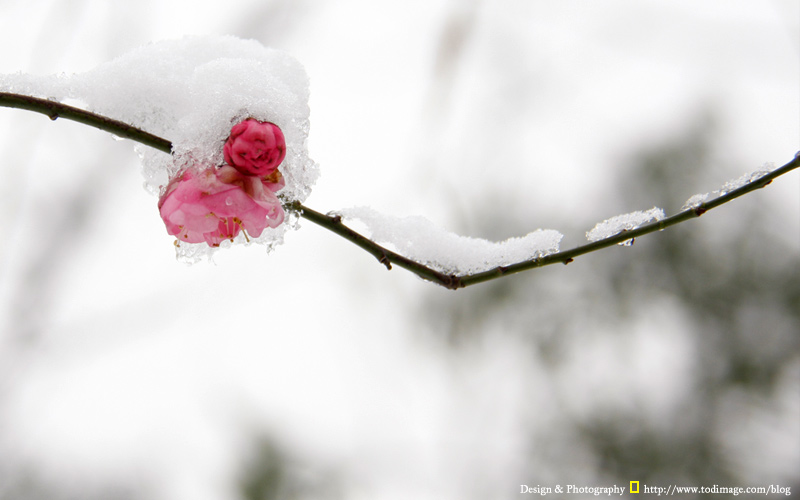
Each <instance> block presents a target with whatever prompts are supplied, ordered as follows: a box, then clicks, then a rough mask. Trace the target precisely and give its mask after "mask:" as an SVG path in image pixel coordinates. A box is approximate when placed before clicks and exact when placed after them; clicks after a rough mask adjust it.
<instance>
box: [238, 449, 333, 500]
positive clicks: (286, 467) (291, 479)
mask: <svg viewBox="0 0 800 500" xmlns="http://www.w3.org/2000/svg"><path fill="white" fill-rule="evenodd" d="M253 442H254V444H253V446H252V447H251V450H250V452H249V455H248V456H247V457H245V464H244V466H243V467H242V472H241V477H240V481H239V485H240V490H241V498H242V499H243V500H300V499H315V500H316V499H331V500H334V499H339V498H343V494H342V492H341V490H342V488H341V485H340V484H339V483H338V476H337V475H336V474H334V473H333V472H332V471H322V470H319V466H318V465H316V464H315V465H310V464H306V465H303V464H302V463H300V462H299V461H297V460H293V459H292V458H291V456H290V455H289V454H287V453H286V452H285V451H283V450H282V449H281V448H280V447H279V446H278V445H276V444H275V443H274V442H273V441H271V440H270V439H267V438H260V439H254V441H253Z"/></svg>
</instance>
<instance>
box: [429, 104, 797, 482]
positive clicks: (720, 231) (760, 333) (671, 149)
mask: <svg viewBox="0 0 800 500" xmlns="http://www.w3.org/2000/svg"><path fill="white" fill-rule="evenodd" d="M710 116H711V115H710V114H706V115H703V116H701V117H700V118H699V119H698V120H696V123H695V124H694V125H692V124H689V126H687V127H686V129H685V132H684V135H682V136H679V137H672V138H664V142H663V143H662V144H656V145H652V146H647V147H644V148H642V149H641V150H640V151H638V152H636V153H634V154H632V155H630V157H629V161H628V162H627V165H626V166H625V167H624V168H622V169H620V171H618V172H617V173H616V174H615V175H616V176H617V179H616V180H614V181H612V184H613V185H614V186H617V189H618V192H617V194H616V200H617V203H618V205H619V206H618V207H616V208H618V209H619V210H620V213H622V212H629V211H632V210H638V209H648V208H650V207H652V206H654V205H655V206H659V207H662V208H664V209H665V210H666V212H667V214H668V215H669V214H673V213H676V212H677V211H679V210H680V208H681V206H682V205H683V202H684V201H685V200H686V199H688V198H689V196H691V195H692V194H693V193H695V192H704V191H712V190H714V189H715V188H716V187H718V186H720V185H721V184H722V183H723V182H724V181H725V180H727V178H728V177H725V178H720V179H717V180H716V181H709V178H710V177H712V176H711V175H709V172H708V171H707V166H708V165H711V164H713V162H714V158H713V156H712V153H711V151H712V149H713V147H712V144H713V141H714V134H715V126H714V120H713V118H709V117H710ZM728 167H729V168H731V170H730V171H733V172H736V171H740V172H745V171H746V170H748V168H747V166H742V165H734V166H728ZM752 167H753V166H750V169H752ZM730 171H729V172H730ZM725 175H728V176H729V177H730V174H725ZM734 175H735V174H734ZM709 182H710V183H709ZM768 191H769V187H767V188H766V190H765V191H762V192H757V193H753V194H751V195H749V197H747V198H746V199H742V200H737V201H734V202H732V203H731V204H729V205H725V206H723V207H720V208H718V209H716V210H714V211H712V212H709V213H708V214H706V215H704V216H703V217H701V218H700V219H698V220H694V221H689V222H687V223H684V224H681V225H679V226H676V227H673V228H670V229H668V230H666V231H663V232H660V233H654V234H651V235H648V236H646V237H644V238H640V239H638V240H636V242H635V244H634V245H633V246H632V247H619V248H610V249H606V250H603V251H600V252H597V253H593V254H589V255H586V256H583V257H580V258H579V259H576V261H575V262H574V263H572V264H570V265H568V266H566V267H564V266H551V267H547V268H542V269H539V270H534V271H529V272H526V273H522V274H520V275H516V276H513V277H509V278H505V279H502V280H498V281H496V282H489V283H486V284H482V285H479V286H476V287H474V288H468V289H465V290H463V291H458V292H456V293H452V292H450V293H447V292H440V291H438V290H433V291H429V293H428V294H426V295H425V297H424V299H423V300H422V301H421V307H422V309H423V311H424V316H425V318H426V322H427V324H428V325H429V328H428V329H426V335H429V334H431V333H433V334H435V335H438V338H439V339H440V341H442V342H444V343H445V344H447V345H449V346H450V347H451V348H452V349H454V350H455V351H456V352H458V351H459V350H461V349H469V348H475V346H480V345H485V342H487V336H489V337H491V336H504V337H508V336H513V337H517V338H519V339H521V340H522V344H523V345H528V346H530V359H531V363H533V364H538V365H543V366H546V367H549V368H548V370H549V371H547V373H548V376H549V377H551V378H552V379H551V380H550V383H551V384H552V385H553V386H554V387H558V388H560V392H559V394H558V395H557V396H556V400H560V401H565V400H567V399H568V398H569V397H570V395H569V394H568V392H569V387H566V391H564V386H563V385H559V384H563V383H564V381H563V380H561V381H559V380H558V378H559V376H560V375H559V370H558V368H559V367H561V366H562V364H563V363H564V362H565V361H564V360H565V359H566V358H568V354H569V350H570V349H573V348H574V346H575V345H576V344H575V341H576V340H577V341H578V343H580V341H581V338H582V337H585V338H586V339H587V340H588V339H590V338H592V339H596V338H597V337H598V336H600V337H602V336H606V337H607V338H608V340H609V341H610V340H612V337H614V336H620V335H627V333H626V332H629V331H630V330H631V329H635V328H643V327H642V326H641V324H640V323H637V324H636V325H633V321H635V318H639V319H641V317H642V314H644V315H645V317H647V316H648V313H647V311H655V310H658V309H659V308H660V307H661V305H662V304H665V303H669V304H672V305H674V304H677V305H678V306H679V310H680V313H681V316H682V317H684V320H685V319H688V324H686V325H685V326H684V328H686V329H687V330H688V331H689V333H690V335H691V336H690V338H691V339H692V341H691V342H692V343H691V351H692V352H691V353H690V354H691V357H692V358H693V359H696V360H698V362H697V366H696V368H695V369H694V371H693V373H692V374H691V377H692V380H691V387H692V389H691V394H690V395H689V397H688V398H684V400H683V401H682V402H681V403H679V404H680V406H681V407H679V408H672V409H671V411H670V412H669V413H670V414H671V415H675V416H677V418H674V419H673V420H672V421H670V422H669V423H668V425H667V426H666V427H664V425H662V424H658V423H655V422H653V421H651V417H649V416H648V415H647V413H646V412H644V411H642V412H637V411H635V410H631V409H630V408H627V409H619V410H618V411H614V410H610V411H609V410H605V411H598V412H594V413H591V414H590V415H589V416H588V417H587V416H586V415H585V414H584V415H580V416H579V415H576V414H574V413H573V411H572V410H570V409H569V405H566V404H565V405H563V407H560V408H557V409H555V410H554V411H555V412H556V413H558V414H560V415H561V417H562V418H560V419H559V422H560V423H559V427H558V428H554V429H552V430H551V431H546V432H542V429H540V428H536V426H535V425H534V426H533V427H532V428H531V436H530V437H529V438H528V439H530V441H531V456H532V458H531V466H530V467H529V469H530V470H531V471H536V470H540V468H541V467H540V465H541V464H542V463H546V464H548V467H547V470H549V474H550V476H549V477H543V478H541V480H542V484H547V480H553V481H556V480H560V481H567V482H571V483H575V482H579V481H580V480H586V481H596V482H595V483H594V484H600V483H607V484H624V485H627V484H628V481H630V480H633V479H637V480H640V481H641V482H642V484H646V483H650V484H668V483H672V484H685V485H714V484H718V485H728V486H730V485H752V483H751V482H750V483H748V482H747V481H748V480H751V481H752V479H753V478H752V477H748V478H742V477H740V475H739V473H738V472H737V471H740V470H741V464H742V463H745V464H746V463H749V461H752V457H751V458H748V457H744V456H741V455H737V453H746V452H744V451H741V450H738V451H736V452H732V451H731V449H732V448H731V446H730V445H729V443H728V442H727V438H728V437H730V435H731V433H732V432H734V431H733V430H732V428H728V426H729V425H730V422H731V420H736V419H741V420H740V423H742V422H743V423H744V425H745V426H746V425H747V423H748V419H749V418H750V417H749V415H750V414H752V413H754V412H767V413H768V412H769V411H770V409H771V408H773V407H774V406H775V405H777V404H779V403H777V402H776V398H785V397H786V395H785V394H783V395H781V394H780V393H779V392H778V387H777V386H778V383H779V377H780V376H781V375H785V374H786V373H787V372H788V371H789V369H790V367H791V366H792V365H796V363H797V360H798V354H799V353H800V349H798V348H799V347H800V256H798V253H797V249H796V248H791V247H790V246H788V244H787V243H786V239H784V238H780V237H778V235H779V234H780V232H781V230H782V218H781V216H778V215H776V214H773V213H771V210H772V209H771V208H770V207H771V206H772V205H771V204H770V202H771V200H770V199H769V192H768ZM492 203H493V205H495V206H497V205H498V201H497V200H494V201H493V202H492ZM502 203H504V204H505V206H512V207H513V206H515V204H516V205H517V206H519V205H520V204H519V203H517V201H515V200H513V199H509V200H504V201H503V202H502ZM475 213H476V214H482V213H489V214H491V213H495V212H492V211H491V210H480V209H476V212H475ZM511 213H513V211H512V212H511ZM467 215H469V214H467ZM476 217H479V216H478V215H476ZM599 219H602V217H600V218H599ZM506 223H507V224H508V225H509V226H510V227H503V228H501V229H499V230H498V228H497V221H496V220H494V221H485V222H484V223H483V224H484V225H485V226H486V227H489V226H490V225H494V232H498V231H499V232H503V231H505V232H512V234H513V231H515V230H516V231H517V233H518V234H523V233H524V232H527V231H529V230H530V229H531V228H530V227H527V228H526V227H524V222H523V221H520V220H517V219H515V218H514V216H510V217H509V218H508V220H507V221H506ZM474 224H475V223H474V222H473V227H474ZM477 225H478V226H481V223H480V222H478V223H477ZM556 227H557V226H556ZM590 227H591V224H590V225H589V227H588V228H590ZM588 228H587V229H588ZM571 236H574V235H571V234H568V235H567V238H565V240H567V245H566V246H574V245H576V244H579V243H574V242H575V241H576V238H574V237H571ZM570 242H572V244H571V245H570V244H569V243H570ZM643 311H644V313H643ZM652 317H653V318H654V319H653V321H657V319H656V318H657V315H654V316H652ZM684 322H685V321H684ZM681 324H683V323H681ZM632 325H633V326H632ZM492 326H493V328H492ZM653 327H654V328H658V327H659V325H655V324H654V325H653ZM645 328H646V327H645ZM489 340H491V339H489ZM478 348H479V347H478ZM608 362H609V363H613V362H614V361H613V360H608ZM618 369H619V368H618ZM682 375H685V374H682ZM537 396H538V395H537V394H531V398H532V399H536V398H537ZM732 396H735V397H732ZM795 396H800V395H795ZM731 400H735V401H739V402H740V403H739V404H738V405H737V404H734V405H733V407H732V406H731V404H730V401H731ZM784 403H785V401H784ZM730 412H733V417H729V416H726V415H728V414H729V413H730ZM520 439H525V438H524V437H522V436H521V437H520ZM570 443H573V445H574V449H575V451H573V452H569V451H567V452H565V451H564V448H565V447H566V448H569V447H570V446H573V445H570ZM797 445H800V443H797ZM789 446H791V444H789ZM577 450H581V452H578V451H577ZM770 451H771V450H769V449H767V450H761V451H760V452H756V451H755V450H754V451H753V453H760V455H759V456H761V457H762V458H763V460H764V461H766V463H770V462H769V461H770V460H772V461H776V460H780V454H775V455H772V454H770ZM581 453H582V455H581ZM579 455H580V456H584V457H585V456H586V455H588V457H589V463H591V464H592V465H591V466H590V467H589V469H590V471H589V472H588V473H587V472H586V469H584V474H585V475H587V476H586V477H583V478H581V477H579V474H580V473H579V471H578V467H577V466H576V465H575V464H574V462H575V461H576V459H577V457H578V456H579ZM537 464H539V465H538V466H537ZM737 464H738V467H739V468H737ZM537 467H539V468H537ZM591 469H594V470H591ZM535 477H538V476H535ZM763 480H764V481H771V480H773V481H774V480H775V478H774V477H771V478H768V477H764V478H763ZM790 480H791V481H792V483H793V484H784V485H785V486H792V487H793V490H794V491H797V490H798V489H800V473H799V474H796V475H795V476H794V477H793V478H791V479H790ZM588 484H592V483H588ZM765 484H770V483H768V482H767V483H765ZM759 485H760V484H759Z"/></svg>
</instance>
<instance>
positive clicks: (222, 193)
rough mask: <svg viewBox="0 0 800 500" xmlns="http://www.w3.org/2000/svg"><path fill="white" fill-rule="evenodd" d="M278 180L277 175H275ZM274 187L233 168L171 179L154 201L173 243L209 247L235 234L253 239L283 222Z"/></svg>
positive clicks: (189, 172)
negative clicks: (157, 199)
mask: <svg viewBox="0 0 800 500" xmlns="http://www.w3.org/2000/svg"><path fill="white" fill-rule="evenodd" d="M278 175H280V174H278ZM281 181H282V178H277V179H276V181H275V182H266V181H262V180H261V179H260V178H258V177H253V176H245V175H242V174H240V173H239V172H237V171H236V170H235V169H234V168H233V167H229V166H223V167H221V168H213V167H212V168H207V169H204V170H199V169H188V170H186V171H184V172H183V173H182V174H181V175H179V176H177V177H175V178H173V179H172V180H171V181H170V182H169V184H168V185H167V189H166V190H165V191H164V194H163V195H162V196H161V198H160V199H159V201H158V208H159V211H160V213H161V218H162V219H163V220H164V224H166V226H167V232H168V233H169V234H172V235H175V236H176V237H177V238H178V241H185V242H187V243H202V242H206V243H207V244H208V245H210V246H212V247H216V246H219V244H220V243H221V242H222V241H224V240H233V238H235V237H236V235H237V234H239V231H245V235H247V234H249V235H250V236H252V237H254V238H257V237H258V236H260V235H261V233H262V231H264V229H265V228H266V227H277V226H278V225H280V224H281V223H282V222H283V218H284V212H283V207H282V206H281V203H280V200H278V197H277V196H275V192H274V191H277V189H280V187H278V188H277V189H275V188H274V186H273V184H279V183H280V182H281Z"/></svg>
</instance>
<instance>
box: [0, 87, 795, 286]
mask: <svg viewBox="0 0 800 500" xmlns="http://www.w3.org/2000/svg"><path fill="white" fill-rule="evenodd" d="M0 106H4V107H11V108H20V109H26V110H30V111H36V112H39V113H43V114H45V115H47V116H48V117H50V118H51V119H53V120H55V119H56V118H59V117H61V118H66V119H70V120H74V121H78V122H80V123H83V124H86V125H90V126H93V127H96V128H99V129H101V130H104V131H107V132H110V133H112V134H114V135H117V136H120V137H125V138H129V139H131V140H134V141H137V142H139V143H141V144H144V145H146V146H149V147H152V148H154V149H157V150H159V151H163V152H166V153H171V152H172V150H173V147H172V143H171V142H170V141H169V140H167V139H164V138H161V137H158V136H156V135H153V134H151V133H148V132H146V131H144V130H141V129H138V128H136V127H133V126H131V125H129V124H126V123H123V122H121V121H118V120H114V119H111V118H108V117H105V116H102V115H99V114H96V113H91V112H88V111H85V110H82V109H79V108H76V107H73V106H69V105H66V104H63V103H60V102H57V101H52V100H47V99H41V98H37V97H32V96H26V95H19V94H13V93H2V92H0ZM798 167H800V153H798V154H796V155H795V157H794V158H793V159H792V160H791V161H789V162H788V163H786V164H785V165H783V166H782V167H780V168H777V169H772V170H767V169H761V170H757V171H755V172H753V173H751V174H746V175H744V176H742V177H740V178H739V179H736V180H734V181H729V182H727V183H725V185H724V186H723V187H722V188H721V189H720V190H717V191H714V192H713V193H710V194H711V195H714V196H715V197H713V198H712V199H710V200H709V199H708V198H709V193H706V194H702V195H694V196H692V197H691V198H690V199H689V200H688V201H687V203H686V205H685V206H684V209H683V210H682V211H681V212H679V213H677V214H675V215H672V216H670V217H665V216H664V214H663V211H661V210H660V209H655V208H654V209H651V210H648V211H646V212H634V213H632V214H625V215H622V216H617V217H614V218H612V219H609V220H606V221H604V222H602V223H599V224H598V225H597V226H596V227H595V228H594V229H593V230H592V231H590V232H589V233H587V237H588V238H589V239H590V243H588V244H586V245H581V246H577V247H574V248H571V249H569V250H562V251H558V242H559V240H560V234H558V233H557V232H555V231H552V232H548V231H542V230H538V231H536V232H534V233H531V234H530V235H528V236H527V237H524V238H517V239H514V241H513V242H511V243H509V244H506V243H508V242H503V244H497V243H491V242H486V241H485V240H476V239H473V238H464V237H459V236H456V235H452V234H450V233H443V234H444V236H443V238H438V237H437V238H436V239H437V240H439V239H441V240H442V241H445V247H447V245H448V244H449V245H450V247H449V248H444V249H438V250H434V251H433V253H431V251H430V250H429V251H428V253H427V254H426V253H424V252H423V253H418V254H415V252H414V251H411V250H409V249H413V248H416V247H420V246H422V243H423V242H421V241H416V242H414V241H408V240H409V238H410V237H411V238H413V231H412V236H409V235H408V234H407V233H408V231H405V233H406V234H404V235H403V236H402V237H401V238H400V239H399V240H395V241H392V238H391V237H390V236H384V237H380V236H379V237H377V238H376V237H375V236H377V235H376V234H375V233H376V232H375V230H374V228H373V229H372V230H371V231H370V232H371V233H373V234H372V236H373V238H368V237H367V236H364V235H363V234H361V233H359V232H357V231H356V230H354V229H353V228H351V227H350V226H348V225H346V224H345V223H344V222H343V219H344V220H348V218H353V219H355V220H358V219H362V220H363V219H365V218H369V217H365V216H364V214H363V211H362V212H361V213H360V215H359V212H353V211H343V212H342V213H336V212H331V213H329V214H323V213H320V212H317V211H315V210H312V209H310V208H308V207H306V206H304V205H303V204H302V203H300V202H299V201H292V202H289V203H288V204H287V206H286V208H287V209H288V210H291V211H293V212H295V213H297V214H298V215H299V216H300V217H303V218H305V219H307V220H309V221H311V222H313V223H315V224H317V225H320V226H322V227H324V228H325V229H328V230H329V231H332V232H334V233H336V234H337V235H339V236H341V237H343V238H345V239H347V240H349V241H351V242H352V243H354V244H355V245H357V246H359V247H360V248H362V249H364V250H365V251H367V252H368V253H370V254H371V255H373V256H374V257H375V258H376V259H377V260H378V261H379V262H380V263H381V264H383V265H385V266H386V268H387V269H391V268H392V265H396V266H398V267H402V268H404V269H406V270H408V271H411V272H413V273H414V274H416V275H418V276H419V277H421V278H422V279H424V280H427V281H431V282H433V283H436V284H438V285H441V286H443V287H445V288H448V289H453V290H455V289H458V288H463V287H466V286H469V285H474V284H477V283H483V282H485V281H490V280H493V279H496V278H501V277H503V276H507V275H510V274H515V273H518V272H522V271H526V270H529V269H534V268H537V267H542V266H546V265H550V264H555V263H562V264H569V263H570V262H572V261H573V260H574V259H575V258H577V257H579V256H582V255H585V254H587V253H591V252H594V251H597V250H600V249H603V248H607V247H610V246H614V245H619V244H623V245H624V244H626V243H628V242H632V241H633V240H634V238H638V237H640V236H644V235H646V234H648V233H652V232H655V231H661V230H663V229H666V228H668V227H670V226H674V225H676V224H679V223H681V222H685V221H687V220H689V219H693V218H696V217H699V216H701V215H703V214H704V213H706V212H708V211H709V210H711V209H714V208H716V207H718V206H720V205H723V204H725V203H727V202H729V201H732V200H734V199H736V198H739V197H740V196H744V195H745V194H748V193H750V192H752V191H755V190H757V189H760V188H763V187H764V186H766V185H768V184H770V183H771V182H772V181H773V180H774V179H776V178H777V177H779V176H781V175H784V174H786V173H788V172H790V171H792V170H795V169H797V168H798ZM348 216H350V217H348ZM651 220H652V222H650V221H651ZM405 222H406V223H407V222H408V221H405ZM418 222H420V224H423V225H424V224H425V223H427V221H425V220H424V219H420V221H418ZM367 225H368V226H369V224H367ZM406 225H407V224H406ZM390 232H391V231H390ZM418 234H421V235H423V236H424V232H423V233H418ZM433 234H435V232H434V233H433ZM598 235H599V236H598ZM375 240H387V242H388V243H391V244H392V245H393V246H395V247H403V248H405V249H406V253H407V254H409V255H406V256H404V255H401V253H398V252H395V251H393V250H390V249H389V248H386V246H383V245H381V244H379V242H378V241H375ZM509 241H511V240H509ZM398 242H399V243H398ZM404 243H405V244H404ZM504 244H505V245H504ZM453 245H456V246H457V245H464V246H469V247H471V248H470V249H469V250H468V252H473V253H474V252H475V251H476V250H475V249H476V248H478V249H479V250H480V251H483V252H484V253H483V254H481V255H486V256H485V257H483V261H482V264H483V265H482V266H480V265H478V266H477V267H476V266H475V265H468V266H466V267H464V266H459V265H458V264H457V263H456V264H447V263H443V262H444V260H445V259H444V258H443V257H442V255H443V253H448V252H452V251H453ZM487 247H488V250H487ZM520 251H522V252H527V253H528V255H530V257H528V258H524V259H522V260H518V261H514V262H508V261H507V259H508V256H509V255H518V254H519V252H520ZM437 253H438V254H439V255H436V254H437ZM412 254H414V255H413V258H411V255H412ZM498 254H499V257H498ZM426 255H428V256H426ZM503 259H506V260H503ZM483 268H485V269H483ZM460 269H468V270H469V271H468V272H466V273H464V272H458V271H459V270H460Z"/></svg>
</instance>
